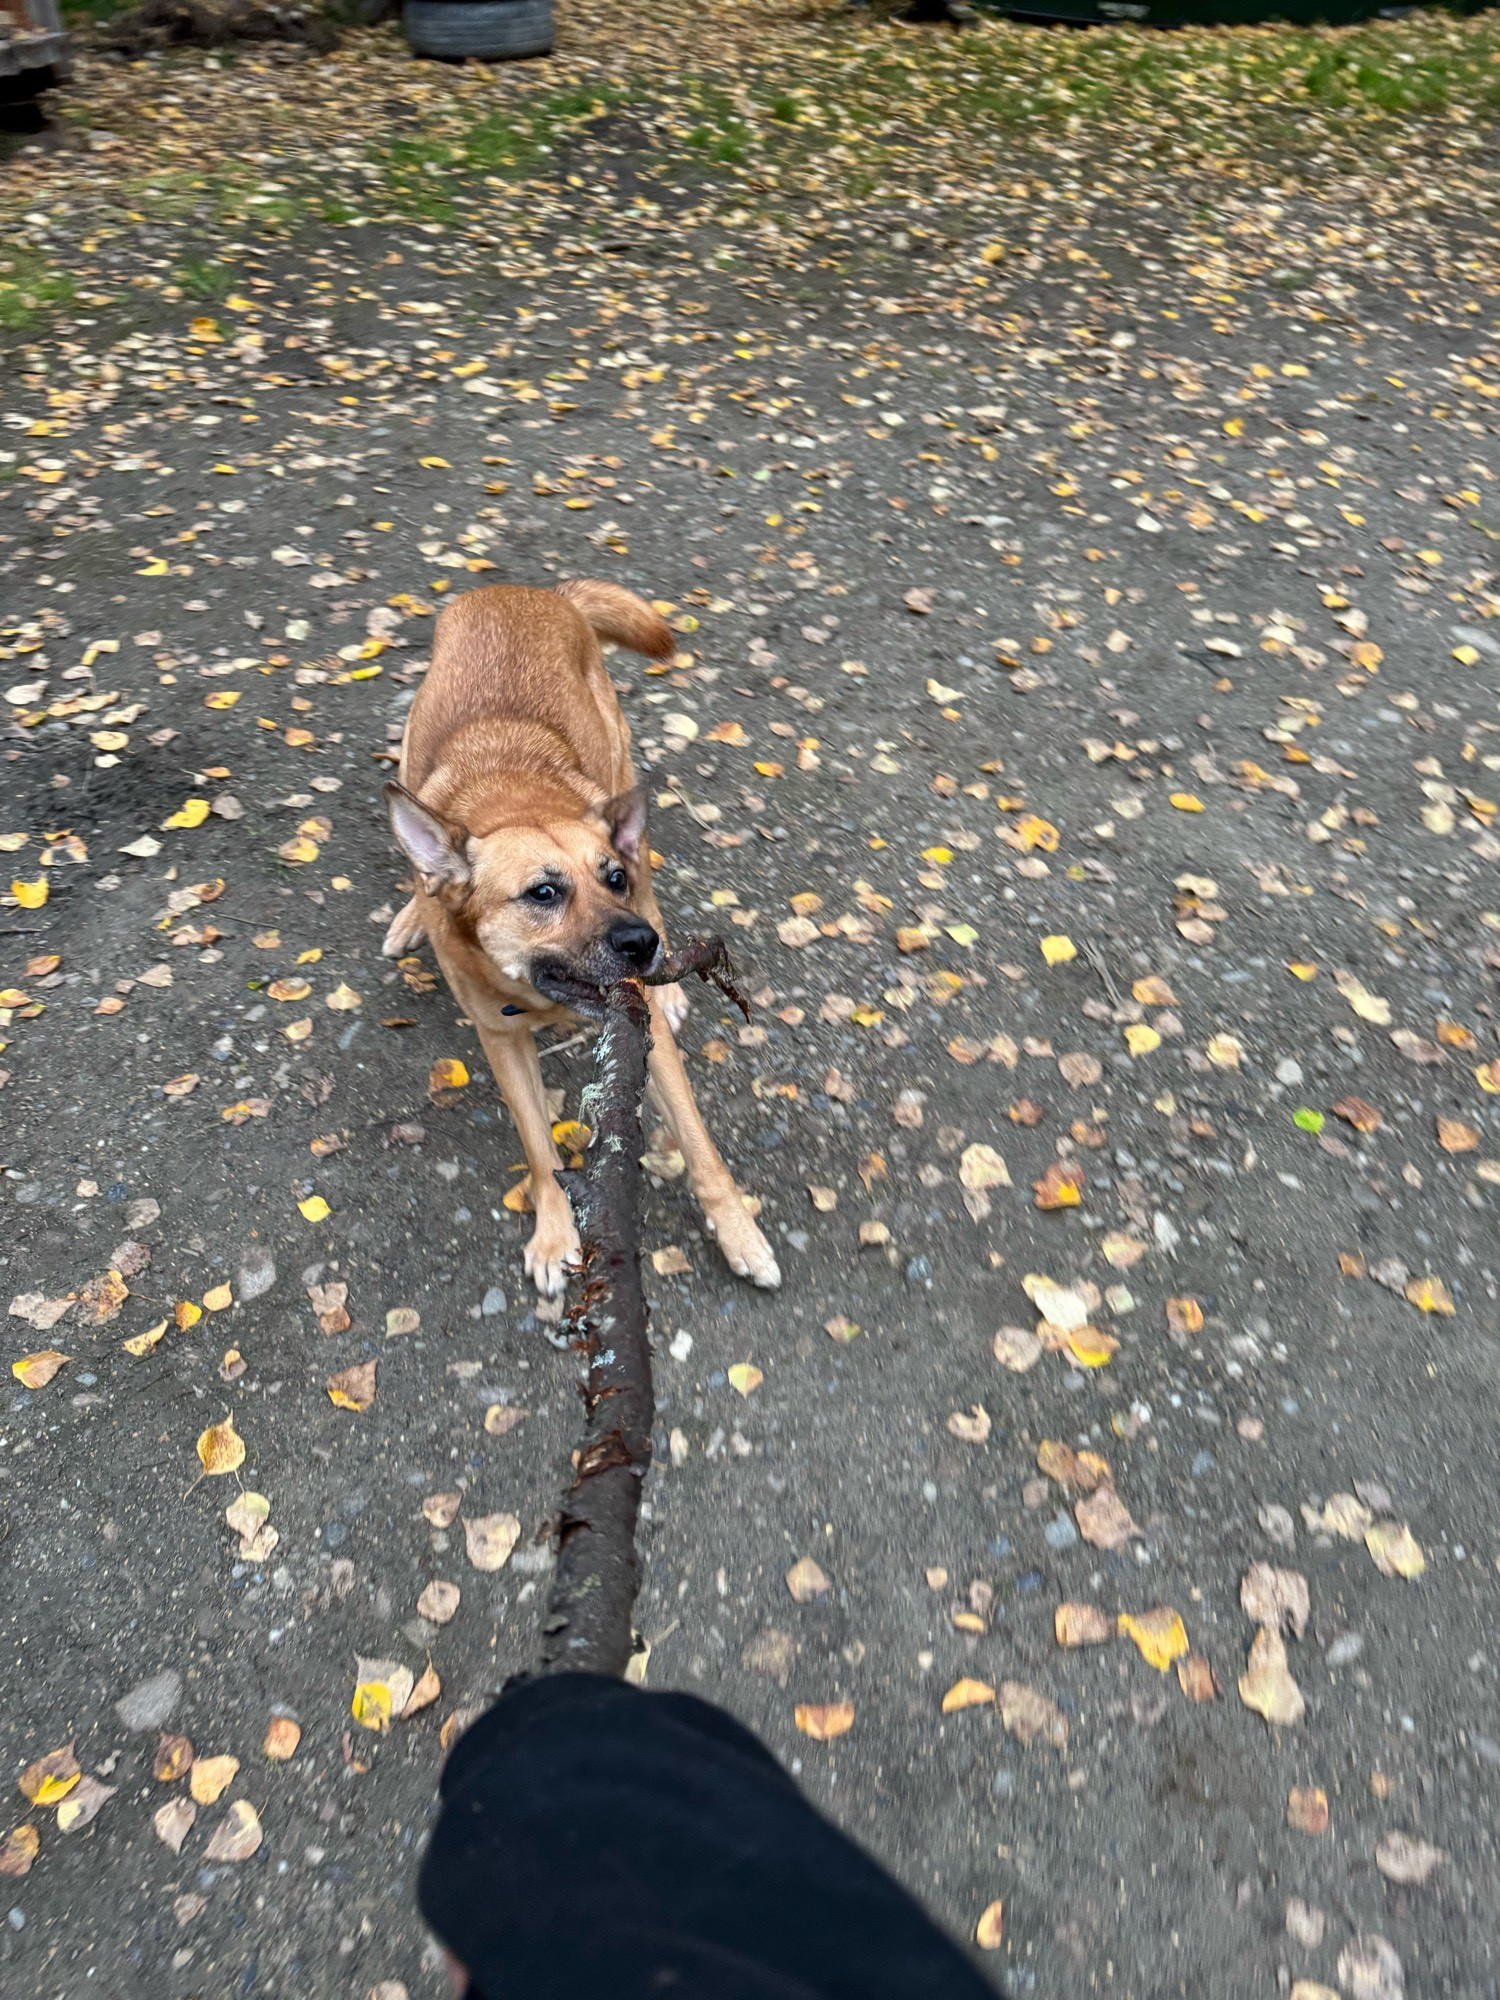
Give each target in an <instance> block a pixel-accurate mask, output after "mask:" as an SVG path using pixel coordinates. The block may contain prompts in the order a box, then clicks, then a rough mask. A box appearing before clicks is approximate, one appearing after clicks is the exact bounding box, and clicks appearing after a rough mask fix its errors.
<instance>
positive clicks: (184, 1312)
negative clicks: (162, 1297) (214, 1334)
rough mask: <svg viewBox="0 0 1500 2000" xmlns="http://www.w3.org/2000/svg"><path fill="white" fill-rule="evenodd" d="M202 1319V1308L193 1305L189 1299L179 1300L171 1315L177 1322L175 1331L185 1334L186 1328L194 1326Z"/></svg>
mask: <svg viewBox="0 0 1500 2000" xmlns="http://www.w3.org/2000/svg"><path fill="white" fill-rule="evenodd" d="M202 1317H203V1308H202V1306H199V1305H194V1303H193V1301H192V1300H191V1299H183V1300H181V1301H180V1302H179V1303H178V1306H177V1308H176V1311H175V1312H174V1314H173V1318H174V1319H175V1320H176V1321H177V1330H178V1332H179V1333H186V1332H187V1330H188V1328H189V1327H190V1326H196V1325H197V1324H198V1322H199V1320H200V1319H202Z"/></svg>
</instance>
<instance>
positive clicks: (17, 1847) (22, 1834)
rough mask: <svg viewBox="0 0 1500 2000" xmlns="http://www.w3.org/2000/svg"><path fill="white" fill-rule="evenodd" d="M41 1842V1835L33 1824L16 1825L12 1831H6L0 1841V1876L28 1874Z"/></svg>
mask: <svg viewBox="0 0 1500 2000" xmlns="http://www.w3.org/2000/svg"><path fill="white" fill-rule="evenodd" d="M41 1844H42V1842H41V1836H40V1835H39V1834H38V1833H37V1830H36V1828H35V1827H34V1826H18V1827H17V1828H16V1829H15V1830H14V1832H12V1833H8V1834H7V1835H6V1836H5V1839H4V1841H3V1842H0V1876H4V1875H9V1876H12V1877H18V1876H21V1875H29V1874H30V1872H31V1864H32V1862H33V1861H35V1860H36V1857H37V1852H38V1850H39V1848H40V1847H41Z"/></svg>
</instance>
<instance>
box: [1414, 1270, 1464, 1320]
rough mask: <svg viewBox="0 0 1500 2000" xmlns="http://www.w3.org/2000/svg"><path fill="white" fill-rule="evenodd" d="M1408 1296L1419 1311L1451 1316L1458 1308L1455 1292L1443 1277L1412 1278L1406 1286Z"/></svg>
mask: <svg viewBox="0 0 1500 2000" xmlns="http://www.w3.org/2000/svg"><path fill="white" fill-rule="evenodd" d="M1406 1297H1407V1298H1408V1300H1409V1301H1410V1302H1411V1304H1412V1305H1414V1306H1415V1307H1416V1308H1417V1310H1418V1311H1419V1312H1424V1313H1441V1314H1443V1315H1444V1317H1451V1315H1452V1314H1453V1313H1455V1312H1456V1311H1457V1310H1458V1308H1457V1307H1456V1306H1455V1305H1454V1303H1453V1294H1452V1293H1451V1292H1450V1291H1449V1290H1448V1287H1447V1286H1446V1285H1445V1284H1444V1283H1443V1281H1442V1279H1441V1278H1432V1277H1427V1278H1412V1279H1411V1280H1410V1281H1409V1282H1408V1284H1407V1287H1406Z"/></svg>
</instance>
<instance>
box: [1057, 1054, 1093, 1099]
mask: <svg viewBox="0 0 1500 2000" xmlns="http://www.w3.org/2000/svg"><path fill="white" fill-rule="evenodd" d="M1057 1067H1058V1071H1059V1073H1060V1074H1061V1076H1062V1080H1063V1082H1064V1083H1068V1084H1071V1085H1072V1086H1073V1088H1074V1090H1086V1089H1088V1088H1090V1087H1091V1086H1092V1085H1094V1084H1096V1083H1097V1082H1098V1081H1099V1079H1100V1078H1101V1077H1102V1076H1103V1074H1104V1065H1103V1063H1102V1062H1100V1060H1099V1058H1098V1057H1097V1056H1091V1055H1086V1054H1084V1053H1083V1052H1082V1051H1081V1050H1080V1051H1076V1052H1075V1053H1073V1054H1072V1055H1066V1056H1059V1057H1058V1059H1057Z"/></svg>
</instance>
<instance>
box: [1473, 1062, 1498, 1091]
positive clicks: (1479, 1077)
mask: <svg viewBox="0 0 1500 2000" xmlns="http://www.w3.org/2000/svg"><path fill="white" fill-rule="evenodd" d="M1474 1081H1475V1082H1476V1083H1477V1084H1478V1085H1479V1088H1480V1089H1481V1090H1487V1091H1488V1092H1489V1094H1490V1096H1491V1097H1494V1096H1497V1095H1500V1061H1497V1062H1491V1063H1481V1064H1480V1065H1479V1067H1478V1069H1476V1070H1475V1072H1474Z"/></svg>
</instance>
